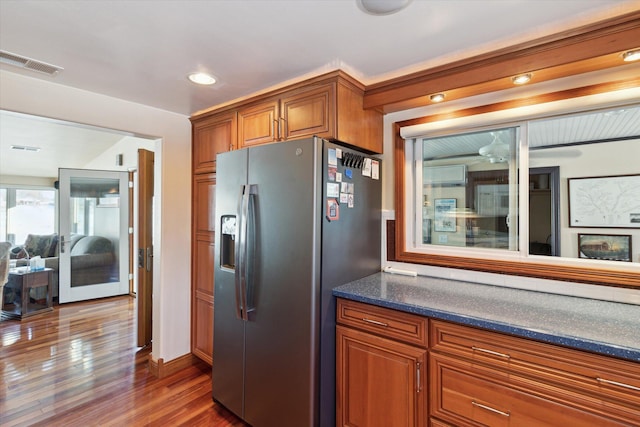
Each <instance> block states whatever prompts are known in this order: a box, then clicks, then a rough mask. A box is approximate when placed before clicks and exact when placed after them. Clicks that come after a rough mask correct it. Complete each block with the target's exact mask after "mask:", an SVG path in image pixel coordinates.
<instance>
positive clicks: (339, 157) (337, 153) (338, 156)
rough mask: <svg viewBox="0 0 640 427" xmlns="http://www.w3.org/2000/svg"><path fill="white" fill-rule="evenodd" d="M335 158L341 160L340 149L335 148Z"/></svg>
mask: <svg viewBox="0 0 640 427" xmlns="http://www.w3.org/2000/svg"><path fill="white" fill-rule="evenodd" d="M336 157H337V158H338V159H341V158H342V148H336Z"/></svg>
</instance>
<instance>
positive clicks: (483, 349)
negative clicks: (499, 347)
mask: <svg viewBox="0 0 640 427" xmlns="http://www.w3.org/2000/svg"><path fill="white" fill-rule="evenodd" d="M471 349H472V350H473V351H479V352H480V353H487V354H492V355H494V356H498V357H504V358H505V359H511V356H509V355H508V354H506V353H498V352H497V351H493V350H487V349H486V348H482V347H475V346H474V347H471Z"/></svg>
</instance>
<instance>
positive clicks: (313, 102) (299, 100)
mask: <svg viewBox="0 0 640 427" xmlns="http://www.w3.org/2000/svg"><path fill="white" fill-rule="evenodd" d="M281 105H282V117H281V118H280V120H279V127H278V130H279V134H280V136H281V139H282V140H287V139H300V138H306V137H309V136H313V135H317V136H320V137H323V138H330V137H332V136H334V135H336V130H335V128H336V120H335V115H334V114H331V113H332V111H333V110H334V109H335V107H334V105H335V84H328V85H323V86H320V87H318V88H316V89H311V90H307V91H304V92H301V93H297V94H293V95H291V96H288V97H286V98H282V101H281Z"/></svg>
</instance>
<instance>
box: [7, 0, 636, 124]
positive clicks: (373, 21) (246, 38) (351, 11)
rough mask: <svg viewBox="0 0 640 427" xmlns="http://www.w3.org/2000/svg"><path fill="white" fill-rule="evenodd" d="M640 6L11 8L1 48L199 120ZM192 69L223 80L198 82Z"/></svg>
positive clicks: (141, 2) (148, 4) (417, 3)
mask: <svg viewBox="0 0 640 427" xmlns="http://www.w3.org/2000/svg"><path fill="white" fill-rule="evenodd" d="M384 1H391V0H384ZM541 5H543V6H544V7H541ZM639 8H640V1H638V0H556V1H552V0H548V1H544V2H540V1H539V0H475V1H474V0H413V1H412V2H410V4H409V5H408V6H407V7H406V8H405V9H403V10H401V11H400V12H399V13H397V14H393V15H385V16H374V15H370V14H366V13H364V12H363V11H362V9H361V8H360V7H359V6H358V4H357V0H187V1H184V0H163V1H150V0H121V1H113V0H91V1H76V0H48V1H41V0H35V1H32V0H1V1H0V49H1V50H3V51H6V52H10V53H13V54H17V55H22V56H25V57H28V58H32V59H35V60H38V61H42V62H45V63H48V64H52V65H56V66H59V67H62V68H64V70H63V71H61V72H60V73H58V75H56V76H54V77H51V76H49V75H46V74H42V73H36V72H33V71H29V70H21V69H19V68H17V67H14V66H11V65H6V64H2V65H0V68H1V69H4V70H7V71H11V72H17V73H21V74H25V75H29V76H32V77H34V78H40V79H45V80H50V81H52V82H55V83H59V84H62V85H67V86H72V87H76V88H80V89H84V90H87V91H91V92H96V93H100V94H105V95H109V96H112V97H116V98H121V99H125V100H128V101H132V102H136V103H140V104H145V105H149V106H153V107H156V108H160V109H163V110H167V111H172V112H176V113H179V114H184V115H192V114H193V113H195V112H198V111H201V110H203V109H207V108H209V107H212V106H215V105H219V104H223V103H226V102H229V101H231V100H235V99H238V98H242V97H246V96H249V95H251V94H255V93H256V92H259V91H263V90H265V89H267V88H270V87H274V86H277V85H280V84H282V83H284V82H291V81H294V80H298V79H301V78H303V77H309V76H310V75H316V74H320V73H322V72H325V71H331V70H334V69H337V68H340V69H343V70H344V71H346V72H347V73H349V74H351V75H352V76H353V77H355V78H357V79H359V80H360V81H362V82H363V83H364V84H372V83H376V82H380V81H384V80H387V79H389V78H392V77H397V76H399V75H404V74H407V73H409V72H412V71H417V70H419V69H425V68H430V67H433V66H436V65H442V64H446V63H449V62H452V61H454V60H457V59H462V58H465V57H469V56H472V55H476V54H480V53H484V52H488V51H492V50H496V49H498V48H501V47H505V46H510V45H514V44H517V43H520V42H524V41H527V40H531V39H535V38H538V37H541V36H543V35H547V34H549V33H554V32H559V31H562V30H566V29H568V28H574V27H577V26H580V25H583V24H587V23H591V22H594V21H597V20H601V19H605V18H608V17H611V16H615V15H619V14H621V13H624V12H629V11H631V10H634V9H639ZM192 71H207V72H210V73H212V74H213V75H214V76H215V77H216V78H217V79H218V83H217V84H215V85H213V86H209V87H200V86H195V85H194V84H192V83H190V82H189V81H188V80H187V79H186V76H187V74H188V73H190V72H192Z"/></svg>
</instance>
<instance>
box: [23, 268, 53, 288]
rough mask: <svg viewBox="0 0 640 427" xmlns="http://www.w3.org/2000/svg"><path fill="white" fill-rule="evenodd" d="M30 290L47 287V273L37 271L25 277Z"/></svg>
mask: <svg viewBox="0 0 640 427" xmlns="http://www.w3.org/2000/svg"><path fill="white" fill-rule="evenodd" d="M27 278H28V282H27V284H28V286H29V287H30V288H33V287H37V286H47V285H48V284H49V271H38V272H36V273H31V274H29V275H28V276H27Z"/></svg>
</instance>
